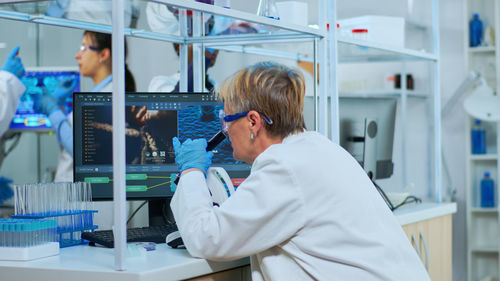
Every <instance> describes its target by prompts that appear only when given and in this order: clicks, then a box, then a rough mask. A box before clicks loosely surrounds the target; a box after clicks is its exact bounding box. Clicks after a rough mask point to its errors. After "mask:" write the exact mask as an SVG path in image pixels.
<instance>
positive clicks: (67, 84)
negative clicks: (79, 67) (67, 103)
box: [52, 78, 78, 102]
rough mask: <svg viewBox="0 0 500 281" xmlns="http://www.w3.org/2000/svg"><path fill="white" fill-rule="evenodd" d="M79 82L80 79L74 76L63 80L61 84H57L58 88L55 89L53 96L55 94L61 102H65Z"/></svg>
mask: <svg viewBox="0 0 500 281" xmlns="http://www.w3.org/2000/svg"><path fill="white" fill-rule="evenodd" d="M77 83H78V81H76V79H73V78H66V79H63V80H61V81H60V82H59V85H57V88H56V89H55V90H54V93H52V96H54V98H56V99H57V100H58V101H59V102H63V101H64V100H65V99H66V98H67V97H69V96H71V94H73V91H74V90H75V88H76V84H77Z"/></svg>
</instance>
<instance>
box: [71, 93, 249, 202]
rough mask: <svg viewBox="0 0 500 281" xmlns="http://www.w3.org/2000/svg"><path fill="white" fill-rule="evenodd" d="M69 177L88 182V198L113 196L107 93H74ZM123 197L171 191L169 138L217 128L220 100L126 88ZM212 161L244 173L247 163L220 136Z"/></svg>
mask: <svg viewBox="0 0 500 281" xmlns="http://www.w3.org/2000/svg"><path fill="white" fill-rule="evenodd" d="M73 98H74V113H73V118H74V119H73V124H74V125H73V128H74V150H73V151H74V180H75V181H86V182H90V183H92V197H93V199H94V200H110V199H112V197H113V184H112V183H113V174H112V172H113V167H112V132H113V128H112V121H111V118H112V110H111V93H74V97H73ZM125 107H126V108H125V112H126V132H125V135H126V185H127V186H126V189H127V199H150V200H153V199H161V198H169V197H171V196H172V195H173V193H174V191H175V188H176V185H175V184H174V183H173V181H174V179H175V177H176V175H177V172H178V169H177V166H176V165H175V162H174V152H173V147H172V138H173V137H175V136H177V137H178V138H179V139H180V141H181V142H183V141H185V140H186V139H188V138H190V139H196V138H206V139H209V138H211V137H212V136H213V135H214V134H216V133H217V132H218V131H219V130H220V129H221V126H220V121H219V115H218V113H219V110H220V109H222V108H223V104H222V103H221V102H218V101H217V100H216V99H215V97H214V96H213V95H210V94H207V93H203V94H202V93H175V94H169V93H126V97H125ZM213 151H214V157H213V159H212V166H218V167H223V168H224V169H225V170H226V171H227V172H228V174H229V176H230V177H231V178H233V179H234V178H245V177H247V176H248V174H249V172H250V165H248V164H246V163H243V162H238V161H235V160H234V159H233V156H232V148H231V144H230V143H229V141H228V140H227V139H226V140H225V141H223V142H222V143H221V144H219V145H218V146H217V147H216V148H215V149H214V150H213Z"/></svg>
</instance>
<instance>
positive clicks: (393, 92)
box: [339, 90, 429, 99]
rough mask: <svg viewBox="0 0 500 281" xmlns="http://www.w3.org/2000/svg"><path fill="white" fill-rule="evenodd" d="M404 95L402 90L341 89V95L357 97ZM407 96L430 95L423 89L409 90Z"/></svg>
mask: <svg viewBox="0 0 500 281" xmlns="http://www.w3.org/2000/svg"><path fill="white" fill-rule="evenodd" d="M402 95H403V91H401V90H373V91H340V92H339V96H341V97H356V98H399V97H401V96H402ZM406 96H408V97H412V98H421V99H426V98H428V97H429V95H427V94H425V93H424V92H422V91H412V90H407V91H406Z"/></svg>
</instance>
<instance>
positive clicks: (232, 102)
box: [215, 62, 305, 137]
mask: <svg viewBox="0 0 500 281" xmlns="http://www.w3.org/2000/svg"><path fill="white" fill-rule="evenodd" d="M215 92H216V95H217V96H218V98H219V99H221V100H222V101H224V103H225V104H226V106H227V107H228V108H230V109H231V110H232V111H234V112H233V113H237V112H244V111H249V110H255V111H258V112H259V113H261V114H264V115H265V116H267V117H269V118H270V119H271V120H273V124H272V125H269V124H267V123H265V122H264V126H265V128H266V130H267V132H268V133H269V134H270V135H271V136H274V137H277V136H280V137H286V136H288V135H289V134H292V133H295V132H298V131H302V130H304V128H305V123H304V117H303V116H302V110H303V108H304V96H305V83H304V77H303V75H302V73H300V72H299V71H297V70H295V69H292V68H289V67H287V66H285V65H281V64H278V63H275V62H260V63H257V64H255V65H252V66H249V67H246V68H244V69H242V70H240V71H238V72H237V73H236V74H234V75H233V76H231V77H229V78H228V79H227V80H226V81H225V82H223V83H222V84H221V85H220V86H219V87H218V88H217V89H216V91H215Z"/></svg>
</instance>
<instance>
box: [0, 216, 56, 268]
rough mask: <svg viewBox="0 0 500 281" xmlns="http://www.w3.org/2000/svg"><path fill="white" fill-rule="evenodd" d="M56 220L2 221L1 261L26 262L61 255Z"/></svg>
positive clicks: (0, 225)
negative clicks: (57, 240)
mask: <svg viewBox="0 0 500 281" xmlns="http://www.w3.org/2000/svg"><path fill="white" fill-rule="evenodd" d="M56 229H57V222H56V220H40V219H0V260H15V261H25V260H33V259H37V258H42V257H48V256H54V255H58V254H59V243H57V242H56Z"/></svg>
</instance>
